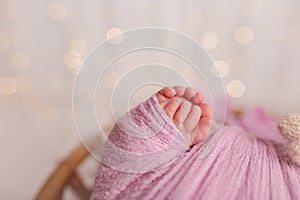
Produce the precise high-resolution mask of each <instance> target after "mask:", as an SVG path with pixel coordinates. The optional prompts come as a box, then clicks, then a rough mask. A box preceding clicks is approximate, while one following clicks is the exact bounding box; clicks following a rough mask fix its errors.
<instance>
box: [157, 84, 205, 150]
mask: <svg viewBox="0 0 300 200" xmlns="http://www.w3.org/2000/svg"><path fill="white" fill-rule="evenodd" d="M156 96H157V98H158V101H159V104H160V105H161V106H162V107H163V109H164V111H165V113H166V114H167V116H168V117H169V118H170V119H171V120H172V121H173V123H174V124H175V126H176V127H177V128H178V129H179V130H180V131H181V132H182V134H183V135H184V137H185V139H186V140H187V142H188V143H189V144H190V145H191V146H192V145H195V144H197V143H199V142H201V141H202V140H203V139H204V138H205V137H206V135H207V133H208V128H209V125H210V121H211V109H210V106H209V105H208V104H206V103H203V100H204V98H203V96H202V95H201V94H200V93H199V92H197V91H196V90H195V89H193V88H191V87H187V88H184V87H182V86H175V87H165V88H163V89H162V90H160V91H159V92H158V93H157V94H156Z"/></svg>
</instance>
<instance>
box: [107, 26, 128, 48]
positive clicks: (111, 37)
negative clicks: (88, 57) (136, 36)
mask: <svg viewBox="0 0 300 200" xmlns="http://www.w3.org/2000/svg"><path fill="white" fill-rule="evenodd" d="M123 37H124V36H123V31H122V30H121V29H120V28H118V27H112V28H111V29H109V30H108V31H107V32H106V39H107V40H108V42H109V43H111V44H113V45H118V44H120V43H121V42H122V41H123Z"/></svg>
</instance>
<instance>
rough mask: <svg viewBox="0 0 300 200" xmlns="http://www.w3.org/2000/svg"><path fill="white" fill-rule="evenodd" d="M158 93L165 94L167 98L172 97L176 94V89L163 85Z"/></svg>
mask: <svg viewBox="0 0 300 200" xmlns="http://www.w3.org/2000/svg"><path fill="white" fill-rule="evenodd" d="M158 93H159V94H162V95H163V96H165V97H167V98H172V97H174V96H175V95H176V91H175V89H174V88H172V87H164V88H163V89H161V90H160V91H159V92H158Z"/></svg>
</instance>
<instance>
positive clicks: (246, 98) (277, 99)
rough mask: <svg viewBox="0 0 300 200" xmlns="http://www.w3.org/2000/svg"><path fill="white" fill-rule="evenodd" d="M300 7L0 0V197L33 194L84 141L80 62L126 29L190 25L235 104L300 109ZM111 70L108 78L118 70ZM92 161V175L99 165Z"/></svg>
mask: <svg viewBox="0 0 300 200" xmlns="http://www.w3.org/2000/svg"><path fill="white" fill-rule="evenodd" d="M299 9H300V3H299V1H297V0H272V1H271V0H243V1H241V0H228V1H217V0H212V1H200V0H199V1H196V0H193V1H192V0H191V1H179V0H175V1H174V0H173V1H171V0H165V1H159V0H151V1H150V0H149V1H138V0H119V1H117V0H112V1H104V0H101V1H96V0H90V1H83V0H77V1H70V0H69V1H67V0H61V1H49V0H46V1H37V0H28V1H25V0H0V137H1V139H0V174H1V175H0V176H1V178H0V198H1V199H31V198H32V197H33V196H34V194H35V193H36V192H37V190H38V189H39V187H40V186H41V184H42V183H43V181H45V179H46V177H47V176H48V175H49V173H50V172H51V170H53V169H54V168H55V166H56V165H57V164H58V162H60V161H61V159H62V158H63V157H64V156H65V155H67V153H68V152H69V151H70V150H71V149H72V148H74V147H75V146H76V145H78V143H79V142H80V141H79V138H78V136H77V134H76V131H75V128H74V124H73V121H72V109H71V95H72V84H73V81H74V78H75V75H76V70H77V69H78V67H79V66H80V64H81V62H82V60H83V59H84V58H85V56H86V55H87V53H88V52H89V51H90V50H92V49H93V48H94V47H95V45H96V44H98V43H99V42H102V41H103V40H105V39H106V38H109V37H110V36H112V35H114V34H116V33H122V31H127V30H130V29H134V28H139V27H145V26H147V27H152V26H153V27H162V28H168V29H173V30H176V31H179V32H182V33H184V34H186V35H188V36H190V37H192V38H193V39H194V40H195V41H197V42H198V43H199V44H201V45H202V47H203V48H205V49H206V50H207V52H208V53H209V55H210V56H211V58H212V59H213V60H214V61H215V63H216V65H217V67H218V69H219V71H220V74H221V75H222V76H224V83H225V86H226V89H227V92H228V94H229V96H234V97H235V98H234V102H235V106H237V107H248V106H252V105H256V104H260V105H262V106H264V107H265V108H266V109H268V110H269V111H270V112H272V113H279V114H284V113H288V112H298V113H300V106H299V99H300V87H299V86H300V78H299V75H300V59H299V58H300V37H299V35H300V23H299V20H300V13H299ZM118 42H122V41H117V42H116V44H115V45H118ZM214 73H215V72H214ZM107 76H108V77H107V78H106V80H107V85H108V87H109V85H110V83H111V81H113V80H115V79H117V78H118V75H116V74H108V75H107ZM100 109H101V108H100ZM87 123H88V122H87ZM91 165H92V164H91ZM85 169H86V170H82V171H83V173H87V174H88V175H86V178H85V179H86V181H89V183H90V184H92V181H93V180H92V178H91V174H93V173H90V174H89V173H88V172H87V171H88V170H91V171H93V170H95V169H94V168H93V167H86V168H85ZM88 177H90V178H88ZM66 198H67V199H70V198H72V197H71V196H67V197H66Z"/></svg>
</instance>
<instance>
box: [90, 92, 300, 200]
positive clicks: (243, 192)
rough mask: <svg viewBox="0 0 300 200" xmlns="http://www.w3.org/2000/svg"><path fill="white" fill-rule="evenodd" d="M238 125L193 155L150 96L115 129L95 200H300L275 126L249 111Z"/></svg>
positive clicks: (297, 177)
mask: <svg viewBox="0 0 300 200" xmlns="http://www.w3.org/2000/svg"><path fill="white" fill-rule="evenodd" d="M229 121H230V122H231V123H233V121H232V120H228V122H229ZM234 124H235V125H231V124H229V125H227V126H225V127H224V128H223V129H222V131H221V132H220V134H215V135H212V136H211V137H212V139H210V140H207V141H204V142H201V143H199V144H197V145H196V146H194V147H193V148H191V149H190V148H189V147H188V145H187V143H186V142H185V141H184V139H183V137H182V136H181V134H180V132H179V131H178V129H177V128H176V127H175V126H174V125H173V123H172V122H171V121H170V120H169V119H168V117H167V116H166V115H165V113H164V112H163V110H162V108H161V107H160V105H159V104H158V102H157V99H156V97H155V96H153V97H152V98H150V99H149V100H148V101H146V102H144V103H142V104H141V105H139V106H138V107H136V108H134V109H133V110H132V111H130V112H129V113H128V114H126V115H125V116H123V117H122V118H121V119H120V120H119V121H118V122H117V123H116V126H115V128H114V129H113V131H112V133H111V135H110V137H109V139H110V141H109V142H108V143H107V145H106V147H105V150H104V154H103V158H102V159H103V160H102V161H103V162H102V164H101V165H100V168H99V171H98V174H97V176H96V179H95V187H94V191H93V194H92V197H91V199H94V200H95V199H175V200H176V199H178V200H182V199H193V200H194V199H210V200H213V199H218V200H219V199H225V200H226V199H230V200H231V199H256V200H260V199H261V200H265V199H284V200H288V199H300V168H299V167H297V166H296V165H293V164H290V163H288V162H286V161H284V160H281V159H279V157H278V153H277V151H276V148H275V145H274V142H273V141H279V142H281V138H279V137H278V133H277V131H276V129H275V121H274V120H273V119H272V118H270V117H269V116H268V115H266V114H265V113H264V112H263V110H261V109H252V110H249V111H247V112H246V113H245V114H243V116H242V118H241V119H236V120H235V121H234ZM213 139H215V140H214V141H215V142H214V145H213V148H212V150H211V151H209V152H208V154H207V155H206V156H205V157H204V158H202V157H201V152H203V150H204V148H206V147H207V146H206V145H207V143H209V142H210V141H211V140H213ZM272 140H273V141H272ZM149 155H150V156H149Z"/></svg>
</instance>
